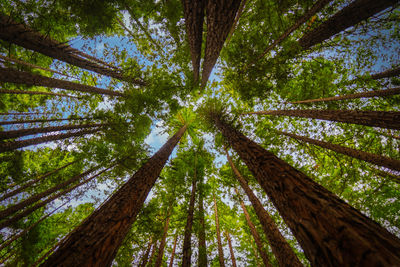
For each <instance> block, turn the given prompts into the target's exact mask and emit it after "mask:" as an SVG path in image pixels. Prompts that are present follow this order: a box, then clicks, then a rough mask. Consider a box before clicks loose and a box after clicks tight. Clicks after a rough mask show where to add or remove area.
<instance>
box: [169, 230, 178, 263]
mask: <svg viewBox="0 0 400 267" xmlns="http://www.w3.org/2000/svg"><path fill="white" fill-rule="evenodd" d="M177 242H178V235H177V234H175V238H174V246H173V247H172V253H171V258H170V260H169V265H168V267H172V266H174V258H175V250H176V243H177Z"/></svg>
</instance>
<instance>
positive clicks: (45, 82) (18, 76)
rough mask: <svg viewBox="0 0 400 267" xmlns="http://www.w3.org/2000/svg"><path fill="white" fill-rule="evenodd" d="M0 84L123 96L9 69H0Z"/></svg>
mask: <svg viewBox="0 0 400 267" xmlns="http://www.w3.org/2000/svg"><path fill="white" fill-rule="evenodd" d="M0 82H7V83H17V84H25V85H34V86H44V87H49V88H58V89H66V90H72V91H79V92H86V93H93V94H102V95H110V96H125V95H124V94H123V93H120V92H116V91H111V90H107V89H102V88H98V87H94V86H90V85H85V84H79V83H75V82H70V81H64V80H59V79H54V78H50V77H46V76H42V75H39V74H34V73H31V72H26V71H19V70H15V69H11V68H1V67H0Z"/></svg>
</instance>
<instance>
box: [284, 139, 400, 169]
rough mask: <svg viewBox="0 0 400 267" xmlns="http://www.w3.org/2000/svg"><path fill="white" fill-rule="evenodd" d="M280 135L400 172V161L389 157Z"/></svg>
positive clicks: (313, 140)
mask: <svg viewBox="0 0 400 267" xmlns="http://www.w3.org/2000/svg"><path fill="white" fill-rule="evenodd" d="M277 132H278V133H280V134H282V135H286V136H289V137H291V138H294V139H297V140H300V141H303V142H306V143H309V144H313V145H316V146H320V147H323V148H327V149H329V150H332V151H335V152H337V153H341V154H344V155H347V156H350V157H353V158H356V159H360V160H363V161H366V162H369V163H372V164H375V165H378V166H383V167H387V168H389V169H392V170H396V171H400V160H395V159H392V158H389V157H385V156H381V155H377V154H373V153H369V152H364V151H361V150H357V149H353V148H348V147H344V146H340V145H335V144H332V143H329V142H324V141H319V140H315V139H312V138H309V137H305V136H300V135H296V134H292V133H286V132H282V131H277Z"/></svg>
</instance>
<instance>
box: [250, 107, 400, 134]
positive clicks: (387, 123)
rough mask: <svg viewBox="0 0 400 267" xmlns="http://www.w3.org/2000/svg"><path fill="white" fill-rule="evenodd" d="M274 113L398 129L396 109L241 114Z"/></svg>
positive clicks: (258, 112)
mask: <svg viewBox="0 0 400 267" xmlns="http://www.w3.org/2000/svg"><path fill="white" fill-rule="evenodd" d="M249 114H257V115H275V116H291V117H301V118H310V119H319V120H327V121H337V122H345V123H351V124H360V125H365V126H372V127H380V128H387V129H394V130H399V129H400V112H398V111H365V110H317V109H309V110H300V109H297V110H296V109H295V110H271V111H256V112H249V113H243V114H242V115H249Z"/></svg>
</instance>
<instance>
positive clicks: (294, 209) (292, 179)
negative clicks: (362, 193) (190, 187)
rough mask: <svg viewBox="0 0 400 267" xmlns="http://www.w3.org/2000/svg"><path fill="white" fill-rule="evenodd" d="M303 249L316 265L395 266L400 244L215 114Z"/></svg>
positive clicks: (377, 225)
mask: <svg viewBox="0 0 400 267" xmlns="http://www.w3.org/2000/svg"><path fill="white" fill-rule="evenodd" d="M209 115H210V119H211V120H213V122H214V123H215V125H216V127H217V128H218V129H219V130H220V131H221V133H222V134H223V136H225V138H226V139H227V140H228V141H229V143H230V144H231V146H232V147H233V148H234V149H235V150H236V152H237V153H238V154H239V156H240V158H241V159H242V160H243V161H244V162H245V163H246V165H247V167H248V168H249V170H250V171H251V172H252V173H253V175H254V177H255V178H256V179H257V181H258V182H259V184H260V185H261V187H262V188H263V189H264V191H265V192H266V193H267V195H268V197H269V199H270V200H271V201H272V203H273V204H274V205H275V207H276V208H277V210H278V211H279V213H280V214H281V216H282V218H283V219H284V221H285V222H286V224H287V225H288V226H289V228H290V229H291V230H292V233H293V235H294V236H295V237H296V239H297V240H298V242H299V243H300V245H301V246H302V248H303V250H304V253H305V255H306V257H307V258H308V259H309V260H310V262H311V265H312V266H395V265H399V264H400V255H399V250H400V240H399V239H398V238H397V237H395V236H394V235H393V234H391V233H389V232H388V231H387V230H386V229H385V228H383V227H381V226H380V225H379V224H377V223H376V222H374V221H372V220H371V219H369V218H368V217H366V216H364V215H362V214H361V213H360V212H359V211H357V210H356V209H354V208H353V207H351V206H350V205H348V204H347V203H345V202H344V201H342V200H341V199H339V198H338V197H337V196H335V195H334V194H332V193H331V192H329V191H328V190H326V189H325V188H324V187H322V186H320V185H319V184H317V183H316V182H314V181H313V180H312V179H310V178H309V177H307V176H306V175H305V174H303V173H302V172H300V171H298V170H296V169H295V168H293V167H291V166H290V165H289V164H287V163H286V162H284V161H282V160H281V159H279V158H277V157H276V156H275V155H274V154H272V153H270V152H268V151H266V150H265V149H263V148H262V147H261V146H260V145H258V144H257V143H255V142H253V141H251V140H250V139H248V138H247V137H245V136H244V135H243V134H242V133H240V132H239V131H237V130H236V129H234V128H232V126H230V125H229V124H227V123H226V122H224V121H222V120H221V119H220V116H221V115H220V114H217V113H212V112H210V114H209Z"/></svg>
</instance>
